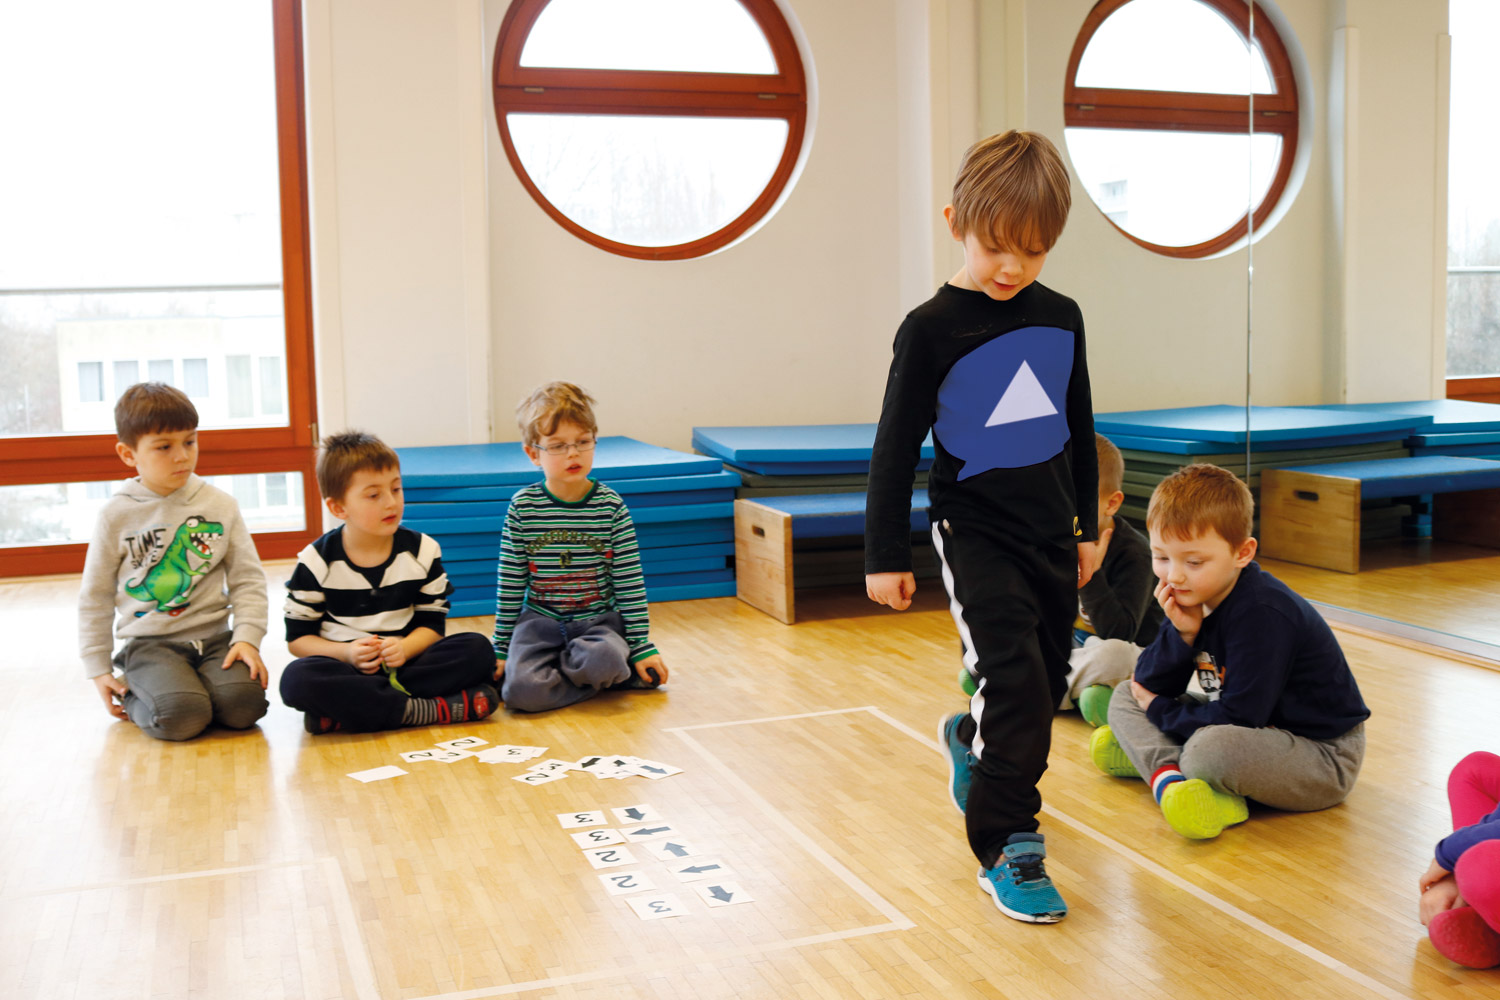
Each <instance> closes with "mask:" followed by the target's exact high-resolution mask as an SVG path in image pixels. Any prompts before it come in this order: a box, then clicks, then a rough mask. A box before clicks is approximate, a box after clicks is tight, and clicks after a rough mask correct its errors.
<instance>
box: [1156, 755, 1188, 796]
mask: <svg viewBox="0 0 1500 1000" xmlns="http://www.w3.org/2000/svg"><path fill="white" fill-rule="evenodd" d="M1186 780H1187V779H1186V778H1184V777H1183V776H1182V771H1181V770H1179V769H1178V767H1177V765H1176V764H1163V765H1162V766H1161V767H1158V768H1157V769H1156V773H1155V774H1153V775H1152V776H1151V794H1152V795H1154V796H1156V804H1157V805H1161V797H1162V795H1163V794H1164V793H1165V792H1166V790H1167V786H1168V785H1170V784H1172V782H1174V781H1186Z"/></svg>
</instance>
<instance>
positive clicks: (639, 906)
mask: <svg viewBox="0 0 1500 1000" xmlns="http://www.w3.org/2000/svg"><path fill="white" fill-rule="evenodd" d="M625 902H627V903H629V904H630V908H631V909H632V910H634V911H635V912H636V914H637V915H638V916H640V918H641V919H642V920H660V919H662V918H663V917H685V916H687V910H684V909H683V908H682V904H681V903H680V902H679V901H678V899H677V897H676V896H674V895H672V894H671V893H664V894H662V895H656V894H654V893H653V894H648V895H645V896H631V897H630V898H629V899H627V900H625Z"/></svg>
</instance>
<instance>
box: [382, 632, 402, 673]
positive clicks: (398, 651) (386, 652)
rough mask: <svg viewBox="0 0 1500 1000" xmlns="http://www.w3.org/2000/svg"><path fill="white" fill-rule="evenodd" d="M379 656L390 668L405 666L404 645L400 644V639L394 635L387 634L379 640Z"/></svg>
mask: <svg viewBox="0 0 1500 1000" xmlns="http://www.w3.org/2000/svg"><path fill="white" fill-rule="evenodd" d="M380 658H381V659H382V660H384V661H385V665H386V666H388V667H390V668H391V669H392V670H395V669H396V668H397V667H401V666H405V665H406V647H405V646H403V645H401V640H400V639H397V638H396V637H395V636H388V637H387V638H384V639H381V640H380Z"/></svg>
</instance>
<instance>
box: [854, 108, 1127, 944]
mask: <svg viewBox="0 0 1500 1000" xmlns="http://www.w3.org/2000/svg"><path fill="white" fill-rule="evenodd" d="M1071 201H1072V198H1071V193H1070V188H1069V180H1068V174H1067V169H1066V168H1065V167H1064V166H1063V163H1062V159H1061V157H1059V156H1058V154H1057V150H1056V148H1055V147H1054V146H1053V145H1052V143H1051V142H1049V141H1048V140H1047V139H1046V138H1045V137H1043V136H1041V135H1037V134H1035V133H1031V132H1014V131H1012V132H1006V133H1005V134H1003V135H996V136H991V137H990V138H988V139H984V140H981V141H980V142H978V143H975V144H974V145H973V146H972V147H970V149H969V150H968V152H966V153H965V154H964V161H963V165H962V166H961V167H960V169H959V173H958V179H957V181H956V182H955V184H954V188H953V203H952V204H950V205H948V206H947V207H946V208H944V209H943V217H944V219H946V221H947V223H948V228H949V231H950V232H951V233H952V235H953V238H954V240H956V241H958V242H959V243H961V244H962V245H963V248H964V266H963V267H962V268H961V269H960V270H959V272H958V273H957V274H956V275H954V276H953V278H951V279H950V280H949V281H948V283H947V284H945V285H943V287H942V288H940V289H939V290H938V292H937V294H936V295H935V296H933V298H932V299H930V300H929V301H927V302H926V303H924V304H923V305H921V306H918V307H917V308H916V309H914V310H912V312H911V313H910V314H909V315H908V316H907V317H906V320H905V321H904V322H903V323H902V325H901V328H900V330H899V331H897V333H896V342H895V357H894V359H893V360H892V362H891V369H890V377H889V379H888V381H887V383H886V391H885V402H884V404H883V406H882V409H881V414H880V426H879V430H878V431H877V433H876V439H875V448H874V454H873V456H872V459H871V463H870V486H869V500H868V506H867V509H866V514H865V572H866V574H867V575H866V577H865V582H866V589H867V591H868V593H869V596H870V598H871V599H872V600H874V601H876V602H877V603H880V604H885V605H889V606H890V607H892V608H895V609H897V610H901V609H904V608H906V607H908V606H909V605H910V603H911V595H912V593H913V591H914V590H915V589H916V585H915V579H914V577H913V575H912V572H911V548H910V527H909V524H910V516H911V506H910V502H911V487H912V478H913V471H914V469H915V468H916V464H917V459H918V456H919V453H920V447H921V444H922V440H923V438H924V437H925V436H926V434H927V432H928V431H929V430H931V431H932V435H933V441H934V444H935V446H936V451H937V456H936V459H935V461H934V462H933V466H932V471H931V473H930V476H929V483H928V491H929V495H930V497H931V501H932V507H931V518H932V538H933V544H934V546H935V548H936V550H937V553H938V556H939V558H940V559H941V560H942V564H943V579H944V583H945V584H946V586H947V587H948V593H949V597H950V606H951V608H952V611H953V618H954V622H955V623H956V624H957V626H958V632H959V637H960V639H961V640H962V643H963V651H964V663H965V665H966V666H967V667H968V669H969V672H970V674H972V675H973V676H974V677H975V678H976V684H977V690H976V691H975V693H974V695H973V697H972V699H971V701H970V711H969V714H968V715H965V716H958V717H955V718H954V719H952V720H949V724H946V725H945V726H944V738H945V741H946V742H947V744H948V747H949V751H950V755H953V756H954V760H955V764H956V765H957V766H959V767H961V768H963V769H964V770H965V771H966V772H967V771H969V770H972V775H971V776H969V781H968V789H967V803H966V804H967V811H966V814H965V815H966V822H967V827H968V838H969V846H970V847H971V848H972V849H973V851H974V854H975V856H976V857H977V858H978V859H979V864H980V872H979V884H980V886H981V888H983V889H984V891H985V892H987V893H988V894H989V895H990V896H991V897H993V899H994V901H995V904H996V906H998V907H999V908H1000V910H1001V912H1003V913H1005V914H1006V915H1007V916H1010V917H1013V918H1015V919H1017V920H1024V921H1028V922H1032V923H1053V922H1056V921H1058V920H1061V919H1062V918H1063V917H1064V916H1065V915H1066V914H1067V906H1066V905H1065V904H1064V903H1063V900H1062V897H1061V896H1060V895H1059V894H1058V892H1057V890H1056V888H1054V886H1053V884H1052V880H1051V879H1050V878H1049V877H1048V876H1047V873H1046V868H1045V865H1044V863H1043V859H1044V858H1045V856H1046V847H1045V843H1044V838H1043V836H1042V834H1041V833H1039V832H1037V827H1038V823H1037V813H1038V812H1039V811H1040V809H1041V793H1040V792H1039V791H1038V790H1037V782H1038V781H1039V780H1040V779H1041V776H1042V772H1043V771H1045V770H1046V767H1047V753H1048V751H1049V749H1050V747H1051V737H1052V713H1053V711H1054V709H1055V707H1056V706H1057V704H1058V703H1059V701H1060V700H1061V698H1062V695H1063V693H1064V690H1065V678H1066V677H1067V673H1068V653H1069V650H1070V647H1071V632H1072V628H1071V626H1072V623H1073V619H1074V616H1075V613H1076V611H1077V606H1078V604H1077V602H1078V587H1079V586H1080V585H1081V584H1083V583H1086V582H1087V579H1088V576H1089V574H1090V573H1091V572H1092V568H1093V566H1094V563H1095V559H1094V539H1095V538H1096V536H1097V531H1098V523H1097V517H1096V511H1095V499H1096V498H1095V492H1096V489H1097V487H1098V472H1097V469H1096V468H1095V465H1096V460H1095V455H1094V447H1093V440H1094V418H1093V409H1092V403H1091V400H1090V391H1089V376H1088V366H1087V364H1086V361H1085V350H1084V332H1083V317H1082V315H1081V314H1080V313H1079V310H1078V306H1077V304H1076V303H1074V302H1073V300H1071V299H1069V298H1067V297H1066V296H1063V295H1060V294H1058V293H1057V292H1054V291H1053V290H1051V289H1050V288H1047V287H1046V286H1044V285H1041V284H1039V283H1038V282H1037V280H1036V279H1037V276H1038V275H1039V274H1040V273H1041V270H1042V265H1043V264H1044V263H1045V262H1046V259H1047V253H1048V252H1049V251H1050V250H1051V249H1052V246H1053V245H1054V244H1055V243H1056V242H1057V238H1058V236H1059V235H1061V233H1062V229H1063V225H1064V223H1065V222H1066V221H1067V216H1068V209H1069V207H1070V205H1071ZM970 748H972V756H971V749H970Z"/></svg>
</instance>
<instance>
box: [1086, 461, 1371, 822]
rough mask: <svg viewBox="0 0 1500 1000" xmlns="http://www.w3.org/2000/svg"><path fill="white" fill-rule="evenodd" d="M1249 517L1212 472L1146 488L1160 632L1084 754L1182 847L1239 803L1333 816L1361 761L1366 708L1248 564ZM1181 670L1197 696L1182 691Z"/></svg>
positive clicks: (1344, 672) (1231, 818) (1334, 657)
mask: <svg viewBox="0 0 1500 1000" xmlns="http://www.w3.org/2000/svg"><path fill="white" fill-rule="evenodd" d="M1252 512H1253V501H1252V500H1251V497H1250V490H1249V489H1248V488H1247V487H1246V486H1245V484H1244V483H1242V482H1241V481H1240V480H1239V479H1237V478H1236V477H1235V476H1234V474H1233V473H1230V472H1227V471H1226V470H1224V469H1221V468H1219V467H1217V466H1213V465H1189V466H1187V467H1186V468H1184V469H1181V470H1179V471H1178V472H1176V473H1174V474H1173V475H1171V476H1168V477H1167V478H1166V479H1164V480H1162V482H1161V483H1160V485H1158V486H1157V487H1156V491H1155V492H1154V493H1152V495H1151V504H1150V506H1149V507H1148V508H1147V512H1146V527H1147V529H1148V531H1149V532H1150V535H1151V558H1152V563H1153V566H1154V567H1155V570H1156V576H1157V579H1158V580H1160V581H1161V582H1160V583H1159V585H1158V586H1157V588H1156V599H1157V601H1158V602H1159V603H1160V604H1161V607H1162V610H1163V611H1164V612H1165V613H1166V621H1165V622H1164V623H1163V624H1162V627H1161V631H1160V633H1158V635H1157V637H1156V641H1155V642H1154V643H1152V644H1151V646H1150V647H1149V648H1148V649H1147V650H1146V651H1145V652H1144V653H1142V654H1141V658H1140V660H1139V662H1138V663H1137V664H1136V669H1135V676H1134V678H1132V679H1131V680H1129V681H1127V682H1125V683H1122V684H1121V685H1120V686H1119V687H1117V688H1116V689H1115V693H1114V697H1113V698H1112V699H1111V701H1110V703H1109V725H1107V726H1103V727H1101V728H1099V729H1096V730H1095V731H1094V735H1093V739H1092V741H1091V743H1090V746H1089V750H1090V755H1091V757H1092V758H1093V761H1094V763H1095V764H1096V765H1097V766H1098V767H1099V769H1100V770H1102V771H1104V772H1105V773H1106V774H1113V775H1116V776H1120V777H1131V776H1136V775H1139V776H1142V777H1145V778H1146V779H1147V780H1148V781H1149V783H1150V785H1151V791H1152V794H1153V795H1155V797H1156V801H1157V803H1158V804H1159V805H1160V806H1161V810H1162V813H1163V815H1165V816H1166V818H1167V822H1168V823H1169V824H1171V827H1172V829H1174V830H1176V831H1177V832H1178V833H1180V834H1182V835H1183V836H1184V837H1190V838H1193V839H1199V840H1201V839H1207V838H1210V837H1217V836H1218V835H1219V833H1220V832H1222V831H1223V829H1224V827H1226V826H1231V825H1233V824H1235V823H1239V822H1242V821H1244V820H1245V819H1247V818H1248V817H1249V812H1248V810H1247V809H1246V806H1245V800H1246V799H1247V798H1248V799H1254V800H1256V801H1257V802H1261V803H1263V804H1265V805H1268V806H1272V807H1273V808H1276V809H1288V810H1294V811H1310V810H1314V809H1327V808H1328V807H1329V806H1333V805H1337V804H1338V803H1340V802H1342V801H1343V800H1344V797H1345V796H1347V795H1348V794H1349V790H1350V789H1351V788H1352V787H1353V785H1354V779H1355V778H1356V777H1358V775H1359V768H1360V764H1361V763H1362V762H1363V760H1364V752H1365V732H1364V721H1365V719H1367V718H1369V717H1370V710H1369V709H1368V708H1366V707H1365V703H1364V699H1363V698H1361V697H1360V693H1359V686H1358V685H1357V684H1356V683H1355V682H1354V675H1353V674H1352V673H1351V672H1350V671H1349V665H1348V663H1347V662H1345V660H1344V654H1343V651H1342V650H1340V649H1339V644H1338V641H1337V640H1336V639H1335V638H1334V636H1333V632H1332V630H1331V629H1329V627H1328V624H1327V623H1326V622H1324V621H1323V619H1322V618H1321V617H1320V616H1319V615H1318V613H1317V612H1316V611H1315V610H1313V607H1312V605H1310V604H1308V603H1307V601H1306V600H1304V599H1303V598H1301V597H1299V596H1298V595H1297V594H1295V593H1293V592H1292V591H1291V589H1290V588H1288V587H1287V586H1286V585H1285V584H1284V583H1282V582H1281V581H1279V580H1277V579H1276V578H1275V577H1273V576H1271V574H1269V573H1267V572H1265V571H1264V570H1262V569H1261V568H1260V567H1259V566H1258V565H1256V564H1255V562H1254V561H1253V560H1254V557H1255V548H1256V542H1255V539H1254V538H1252V537H1251V536H1250V524H1251V515H1252ZM1195 672H1196V674H1197V677H1198V680H1199V682H1200V683H1201V684H1202V687H1203V690H1204V692H1206V694H1204V695H1195V694H1188V693H1186V689H1187V685H1188V681H1189V679H1190V678H1191V677H1192V676H1193V675H1194V673H1195Z"/></svg>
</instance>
